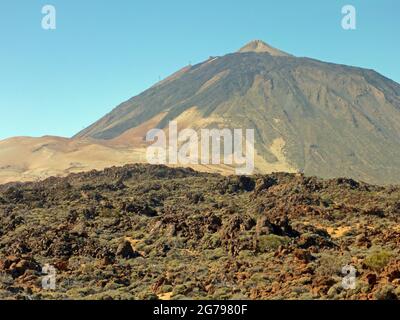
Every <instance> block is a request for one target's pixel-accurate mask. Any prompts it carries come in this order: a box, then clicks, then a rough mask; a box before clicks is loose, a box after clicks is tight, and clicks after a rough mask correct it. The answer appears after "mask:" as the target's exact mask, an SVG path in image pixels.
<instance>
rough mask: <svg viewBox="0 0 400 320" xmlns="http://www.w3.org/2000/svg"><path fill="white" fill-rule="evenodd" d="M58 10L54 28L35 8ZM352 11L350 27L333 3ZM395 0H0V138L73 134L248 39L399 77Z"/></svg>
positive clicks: (399, 4) (398, 6)
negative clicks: (47, 26) (170, 77)
mask: <svg viewBox="0 0 400 320" xmlns="http://www.w3.org/2000/svg"><path fill="white" fill-rule="evenodd" d="M45 4H52V5H54V6H55V7H56V9H57V29H56V30H55V31H45V30H43V29H42V28H41V19H42V14H41V9H42V6H43V5H45ZM346 4H352V5H354V6H355V7H356V9H357V30H355V31H345V30H343V29H342V28H341V24H340V21H341V18H342V15H341V8H342V6H343V5H346ZM399 17H400V1H399V0H343V1H339V0H325V1H322V0H304V1H297V0H279V1H278V0H274V1H270V0H201V1H200V0H196V1H193V0H158V1H155V0H113V1H111V0H109V1H107V0H84V1H82V0H80V1H78V0H46V1H37V0H29V1H27V0H1V1H0V41H1V42H0V139H3V138H6V137H10V136H20V135H30V136H41V135H46V134H49V135H61V136H72V135H73V134H75V133H76V132H78V131H79V130H81V129H82V128H84V127H85V126H87V125H89V124H91V123H92V122H93V121H95V120H97V119H98V118H100V117H101V116H103V115H104V114H106V113H107V112H109V111H111V109H112V108H114V107H115V106H116V105H118V104H119V103H121V102H123V101H124V100H126V99H128V98H130V97H132V96H134V95H136V94H138V93H140V92H141V91H143V90H145V89H146V88H148V87H149V86H151V85H153V84H154V83H155V82H157V81H158V79H159V77H161V78H164V77H166V76H168V75H169V74H171V73H172V72H174V71H176V70H177V69H180V68H181V67H183V66H185V65H187V64H188V63H189V62H191V63H192V64H194V63H197V62H200V61H203V60H205V59H207V58H208V57H209V56H211V55H223V54H225V53H229V52H233V51H236V50H237V49H238V48H240V47H241V46H242V45H244V44H245V43H247V42H248V41H250V40H252V39H262V40H264V41H265V42H267V43H269V44H270V45H272V46H275V47H277V48H280V49H282V50H284V51H287V52H290V53H292V54H294V55H297V56H308V57H313V58H317V59H321V60H325V61H330V62H337V63H343V64H349V65H355V66H361V67H366V68H371V69H375V70H377V71H378V72H380V73H382V74H384V75H385V76H387V77H389V78H391V79H393V80H395V81H397V82H400V63H399V57H400V39H399V33H400V18H399Z"/></svg>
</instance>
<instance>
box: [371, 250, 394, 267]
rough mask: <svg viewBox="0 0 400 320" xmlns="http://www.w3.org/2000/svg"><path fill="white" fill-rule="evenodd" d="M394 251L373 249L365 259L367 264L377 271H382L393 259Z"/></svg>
mask: <svg viewBox="0 0 400 320" xmlns="http://www.w3.org/2000/svg"><path fill="white" fill-rule="evenodd" d="M392 257H393V253H392V252H390V251H388V250H384V249H382V250H377V249H375V250H373V251H372V252H371V253H370V254H369V255H368V256H367V257H366V258H365V260H364V263H365V265H366V266H367V267H368V268H370V269H372V270H376V271H380V270H382V269H383V268H385V267H386V265H387V264H388V263H389V261H390V260H391V259H392Z"/></svg>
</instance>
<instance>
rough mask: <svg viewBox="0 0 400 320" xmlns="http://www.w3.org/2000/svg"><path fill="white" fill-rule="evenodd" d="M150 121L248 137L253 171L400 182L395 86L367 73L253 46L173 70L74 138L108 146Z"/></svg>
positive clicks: (399, 105)
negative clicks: (242, 132)
mask: <svg viewBox="0 0 400 320" xmlns="http://www.w3.org/2000/svg"><path fill="white" fill-rule="evenodd" d="M160 115H162V116H160ZM157 117H158V118H159V121H158V122H157V124H155V127H157V128H165V127H166V126H167V125H168V121H170V120H174V119H178V120H179V121H178V126H179V127H180V128H186V127H192V128H195V129H199V128H205V127H216V126H219V127H221V126H224V127H227V128H248V129H252V128H253V129H255V131H256V144H255V147H256V150H257V154H258V156H259V157H258V158H257V159H258V161H257V163H256V166H257V168H258V169H259V170H260V171H266V172H268V168H271V167H273V166H274V164H278V165H281V164H282V163H285V165H284V166H283V167H284V168H287V169H290V170H288V171H304V172H305V174H307V175H318V176H321V177H328V178H330V177H337V176H349V177H352V178H356V179H361V180H365V181H369V182H375V183H396V182H397V183H398V182H400V178H399V177H400V142H399V141H400V139H399V138H400V85H399V84H397V83H395V82H393V81H391V80H389V79H387V78H385V77H383V76H381V75H380V74H378V73H376V72H375V71H372V70H367V69H362V68H355V67H350V66H344V65H337V64H332V63H325V62H321V61H317V60H314V59H309V58H298V57H294V56H291V55H289V54H287V53H285V52H282V51H280V50H278V49H275V48H272V47H270V46H269V45H267V44H265V43H263V42H261V41H253V42H251V43H249V44H248V45H246V46H245V47H243V48H242V49H241V50H240V51H239V52H236V53H233V54H228V55H226V56H223V57H217V58H210V59H209V60H207V61H205V62H203V63H200V64H197V65H195V66H188V67H186V68H184V69H182V70H180V71H179V72H177V73H176V74H174V75H173V76H171V77H169V78H168V79H166V80H164V81H162V82H161V83H159V84H157V85H155V86H153V87H152V88H150V89H149V90H146V91H145V92H143V93H142V94H140V95H138V96H136V97H134V98H132V99H130V100H128V101H126V102H124V103H123V104H121V105H120V106H118V107H117V108H116V109H114V110H113V111H112V112H111V113H109V114H108V115H106V116H105V117H103V118H102V119H100V120H99V121H97V122H96V123H94V124H93V125H91V126H90V127H88V128H87V129H85V130H83V131H82V132H80V133H79V134H78V135H77V136H76V137H75V138H80V139H87V138H94V139H101V140H112V139H116V138H118V137H119V136H121V135H123V134H125V135H127V132H129V130H132V129H133V128H135V127H137V126H139V125H141V124H143V123H146V122H148V121H151V120H152V119H154V118H157ZM144 134H145V133H144ZM143 136H144V135H143ZM128 140H129V136H128ZM276 145H279V150H278V152H274V146H276ZM275 151H276V150H275ZM277 154H280V155H281V156H280V157H279V156H277ZM264 169H265V170H264Z"/></svg>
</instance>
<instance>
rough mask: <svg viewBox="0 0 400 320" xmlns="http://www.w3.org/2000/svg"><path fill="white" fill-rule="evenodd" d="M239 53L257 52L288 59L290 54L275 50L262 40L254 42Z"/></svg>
mask: <svg viewBox="0 0 400 320" xmlns="http://www.w3.org/2000/svg"><path fill="white" fill-rule="evenodd" d="M238 52H241V53H243V52H256V53H269V54H270V55H271V56H275V57H288V56H290V54H288V53H286V52H283V51H281V50H278V49H276V48H273V47H271V46H269V45H268V44H266V43H265V42H263V41H261V40H253V41H251V42H249V43H248V44H246V45H245V46H244V47H242V48H241V49H240V50H239V51H238Z"/></svg>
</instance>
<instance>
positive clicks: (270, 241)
mask: <svg viewBox="0 0 400 320" xmlns="http://www.w3.org/2000/svg"><path fill="white" fill-rule="evenodd" d="M288 242H289V239H288V238H286V237H280V236H277V235H274V234H269V235H265V236H260V237H259V238H258V239H257V250H258V251H259V252H265V251H268V250H276V249H278V248H279V247H280V246H284V245H286V244H288Z"/></svg>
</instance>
